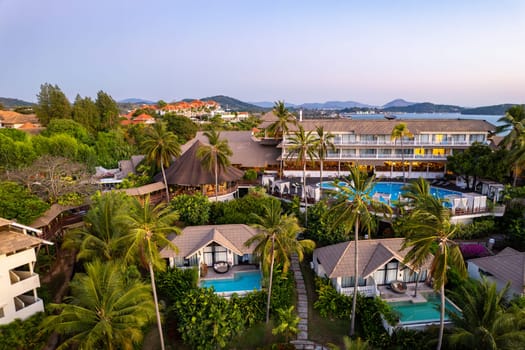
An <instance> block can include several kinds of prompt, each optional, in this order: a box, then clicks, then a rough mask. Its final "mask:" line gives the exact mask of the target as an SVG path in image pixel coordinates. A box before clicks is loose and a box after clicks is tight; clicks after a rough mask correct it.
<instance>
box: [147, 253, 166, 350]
mask: <svg viewBox="0 0 525 350" xmlns="http://www.w3.org/2000/svg"><path fill="white" fill-rule="evenodd" d="M148 265H149V276H150V278H151V290H152V291H153V302H154V303H155V313H156V314H157V327H158V329H159V338H160V348H161V349H162V350H164V335H163V334H162V323H161V322H160V311H159V302H158V300H157V289H156V288H155V274H154V272H153V264H152V263H151V262H150V263H149V264H148Z"/></svg>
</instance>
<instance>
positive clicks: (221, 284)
mask: <svg viewBox="0 0 525 350" xmlns="http://www.w3.org/2000/svg"><path fill="white" fill-rule="evenodd" d="M233 276H234V277H233V278H221V279H215V280H204V281H202V282H201V287H203V288H211V287H213V288H214V289H215V291H216V292H242V291H253V290H254V289H255V290H261V272H260V271H244V272H236V273H234V275H233Z"/></svg>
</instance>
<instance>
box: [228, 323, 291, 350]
mask: <svg viewBox="0 0 525 350" xmlns="http://www.w3.org/2000/svg"><path fill="white" fill-rule="evenodd" d="M273 327H274V324H273V321H272V320H270V323H269V324H268V325H266V323H259V324H256V325H255V326H253V327H251V328H249V329H247V330H246V331H245V332H242V333H241V334H240V335H239V336H238V337H237V338H236V339H234V340H233V341H232V342H231V343H230V344H229V346H228V348H229V349H236V350H253V349H266V348H270V347H271V345H272V344H277V343H280V342H282V341H284V337H282V336H275V335H273V334H272V329H273Z"/></svg>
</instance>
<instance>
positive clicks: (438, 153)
mask: <svg viewBox="0 0 525 350" xmlns="http://www.w3.org/2000/svg"><path fill="white" fill-rule="evenodd" d="M432 155H433V156H444V155H445V149H444V148H433V149H432Z"/></svg>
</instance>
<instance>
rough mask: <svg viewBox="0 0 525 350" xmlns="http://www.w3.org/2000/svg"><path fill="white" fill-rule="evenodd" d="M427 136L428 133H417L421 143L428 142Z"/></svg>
mask: <svg viewBox="0 0 525 350" xmlns="http://www.w3.org/2000/svg"><path fill="white" fill-rule="evenodd" d="M429 136H430V135H425V134H422V135H419V140H420V141H421V143H428V142H429V140H430V138H429Z"/></svg>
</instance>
